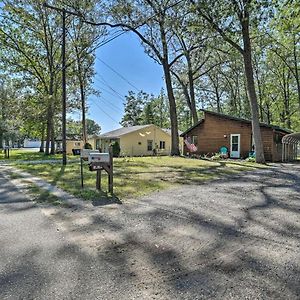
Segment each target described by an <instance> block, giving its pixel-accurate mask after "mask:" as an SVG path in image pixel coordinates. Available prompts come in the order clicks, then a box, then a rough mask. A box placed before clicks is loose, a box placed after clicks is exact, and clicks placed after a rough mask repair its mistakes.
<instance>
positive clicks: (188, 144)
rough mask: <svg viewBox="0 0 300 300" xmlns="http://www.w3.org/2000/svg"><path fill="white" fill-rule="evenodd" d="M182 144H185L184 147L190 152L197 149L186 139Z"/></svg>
mask: <svg viewBox="0 0 300 300" xmlns="http://www.w3.org/2000/svg"><path fill="white" fill-rule="evenodd" d="M184 143H185V144H186V147H187V148H188V150H189V151H190V152H196V151H197V150H198V149H197V147H196V146H195V145H194V144H191V143H190V142H189V141H188V139H185V140H184Z"/></svg>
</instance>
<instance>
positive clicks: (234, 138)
mask: <svg viewBox="0 0 300 300" xmlns="http://www.w3.org/2000/svg"><path fill="white" fill-rule="evenodd" d="M240 140H241V135H240V134H231V135H230V157H231V158H240V154H241V153H240V152H241V142H240Z"/></svg>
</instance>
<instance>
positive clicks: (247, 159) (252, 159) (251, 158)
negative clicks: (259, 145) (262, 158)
mask: <svg viewBox="0 0 300 300" xmlns="http://www.w3.org/2000/svg"><path fill="white" fill-rule="evenodd" d="M246 161H248V162H255V161H256V160H255V157H248V158H246Z"/></svg>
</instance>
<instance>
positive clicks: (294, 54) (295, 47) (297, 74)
mask: <svg viewBox="0 0 300 300" xmlns="http://www.w3.org/2000/svg"><path fill="white" fill-rule="evenodd" d="M293 56H294V68H295V75H296V76H295V79H296V84H297V93H298V104H299V114H300V77H299V71H298V70H299V68H298V59H297V42H296V37H295V35H294V43H293Z"/></svg>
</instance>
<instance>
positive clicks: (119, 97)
mask: <svg viewBox="0 0 300 300" xmlns="http://www.w3.org/2000/svg"><path fill="white" fill-rule="evenodd" d="M94 79H95V80H96V81H97V82H99V83H100V84H103V85H105V86H107V84H106V83H104V82H103V81H101V80H100V79H99V78H96V77H94ZM96 87H97V86H96ZM108 87H109V88H110V89H111V87H110V86H108ZM98 88H99V89H101V90H103V91H105V92H107V93H108V94H110V95H112V96H113V97H115V98H118V99H120V100H122V103H123V101H124V97H123V96H122V95H121V94H120V93H118V92H117V91H115V90H114V93H112V92H111V91H109V90H107V89H105V88H103V87H101V88H100V87H99V86H98ZM111 90H113V89H111Z"/></svg>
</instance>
